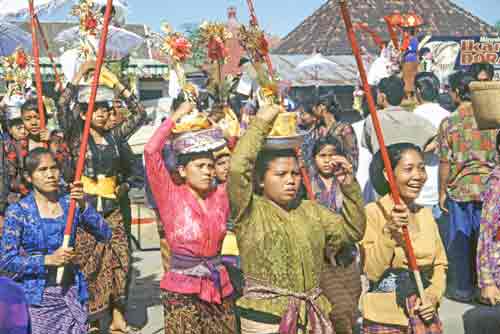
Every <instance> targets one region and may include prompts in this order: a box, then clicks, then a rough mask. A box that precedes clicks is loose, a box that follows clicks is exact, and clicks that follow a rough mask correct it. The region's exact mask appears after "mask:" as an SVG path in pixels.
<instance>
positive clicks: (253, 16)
mask: <svg viewBox="0 0 500 334" xmlns="http://www.w3.org/2000/svg"><path fill="white" fill-rule="evenodd" d="M247 4H248V11H249V12H250V23H251V24H252V25H253V26H255V27H258V26H259V21H258V20H257V14H256V13H255V7H254V6H253V0H247ZM264 60H265V61H266V64H267V68H268V69H269V74H270V75H271V77H272V76H274V67H273V62H272V61H271V56H270V55H269V52H267V53H266V54H265V55H264Z"/></svg>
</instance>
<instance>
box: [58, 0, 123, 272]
mask: <svg viewBox="0 0 500 334" xmlns="http://www.w3.org/2000/svg"><path fill="white" fill-rule="evenodd" d="M112 8H113V0H107V4H106V12H105V13H104V26H103V29H102V33H101V40H100V42H99V52H98V54H97V62H96V68H95V71H94V78H93V80H92V90H91V92H90V100H89V104H88V105H89V106H88V110H87V113H86V114H85V125H84V128H83V134H82V142H81V144H80V153H79V155H78V162H77V165H76V171H75V181H80V179H81V178H82V174H83V167H84V166H85V154H86V153H87V146H88V142H89V136H90V124H91V122H92V115H93V113H94V107H95V100H96V97H97V87H98V86H99V78H100V76H101V68H102V65H103V63H104V58H105V55H106V41H107V38H108V28H109V22H110V21H111V12H112ZM75 210H76V202H75V200H73V199H72V200H71V201H70V205H69V211H68V219H67V221H66V229H65V230H64V241H63V247H68V246H69V241H70V237H71V231H72V229H73V218H74V217H75ZM61 269H62V270H61ZM63 270H64V268H59V270H58V272H57V281H58V282H60V281H61V279H62V275H63Z"/></svg>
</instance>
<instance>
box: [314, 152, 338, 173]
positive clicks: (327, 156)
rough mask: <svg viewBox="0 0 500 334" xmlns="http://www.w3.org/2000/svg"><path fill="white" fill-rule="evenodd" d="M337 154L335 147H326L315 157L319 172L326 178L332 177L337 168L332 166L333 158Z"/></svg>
mask: <svg viewBox="0 0 500 334" xmlns="http://www.w3.org/2000/svg"><path fill="white" fill-rule="evenodd" d="M336 154H337V152H336V150H335V146H333V145H325V146H324V147H323V148H322V149H321V150H320V151H319V152H318V154H316V156H315V157H314V162H315V164H316V168H317V169H318V172H319V173H320V174H321V175H322V176H324V177H332V176H333V175H334V173H335V168H334V166H333V165H332V160H333V157H334V156H335V155H336Z"/></svg>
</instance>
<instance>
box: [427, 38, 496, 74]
mask: <svg viewBox="0 0 500 334" xmlns="http://www.w3.org/2000/svg"><path fill="white" fill-rule="evenodd" d="M423 47H426V48H428V49H429V50H430V51H431V53H432V61H433V64H434V66H433V69H434V70H435V71H436V72H439V75H438V76H440V77H441V78H443V79H444V78H445V77H447V76H448V75H449V74H451V73H452V72H454V71H457V70H468V69H469V68H470V66H471V65H472V64H474V63H484V62H487V63H490V64H492V65H493V66H494V67H495V80H500V37H488V36H463V37H458V36H433V37H432V38H431V39H430V40H429V41H428V42H427V43H426V44H425V45H424V46H423Z"/></svg>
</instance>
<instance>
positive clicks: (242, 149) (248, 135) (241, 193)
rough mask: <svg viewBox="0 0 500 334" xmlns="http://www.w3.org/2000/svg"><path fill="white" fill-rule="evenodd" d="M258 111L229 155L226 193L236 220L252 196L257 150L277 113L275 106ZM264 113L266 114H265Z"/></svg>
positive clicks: (258, 150)
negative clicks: (229, 162) (229, 166)
mask: <svg viewBox="0 0 500 334" xmlns="http://www.w3.org/2000/svg"><path fill="white" fill-rule="evenodd" d="M268 109H269V110H268V111H267V112H266V111H262V112H259V113H260V116H259V115H258V116H257V117H255V119H254V120H253V121H252V123H251V124H250V127H249V128H248V130H247V131H246V132H245V134H244V135H243V136H242V137H241V138H240V140H239V141H238V144H237V145H236V148H235V149H234V152H233V155H232V157H231V168H230V171H229V179H228V180H229V181H228V186H227V189H228V194H229V201H230V203H231V211H232V218H233V220H234V221H235V222H238V221H239V220H240V218H241V216H242V215H243V214H244V213H245V211H246V210H247V208H248V207H249V205H250V202H251V199H252V196H253V190H254V189H253V181H254V180H253V174H254V169H255V163H256V160H257V156H258V154H259V152H260V151H261V150H262V147H263V145H264V139H265V137H266V135H267V134H268V133H269V132H270V131H271V128H272V124H273V121H274V119H275V118H276V116H277V115H278V113H279V109H278V108H276V107H269V108H268ZM265 113H266V114H265Z"/></svg>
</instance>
